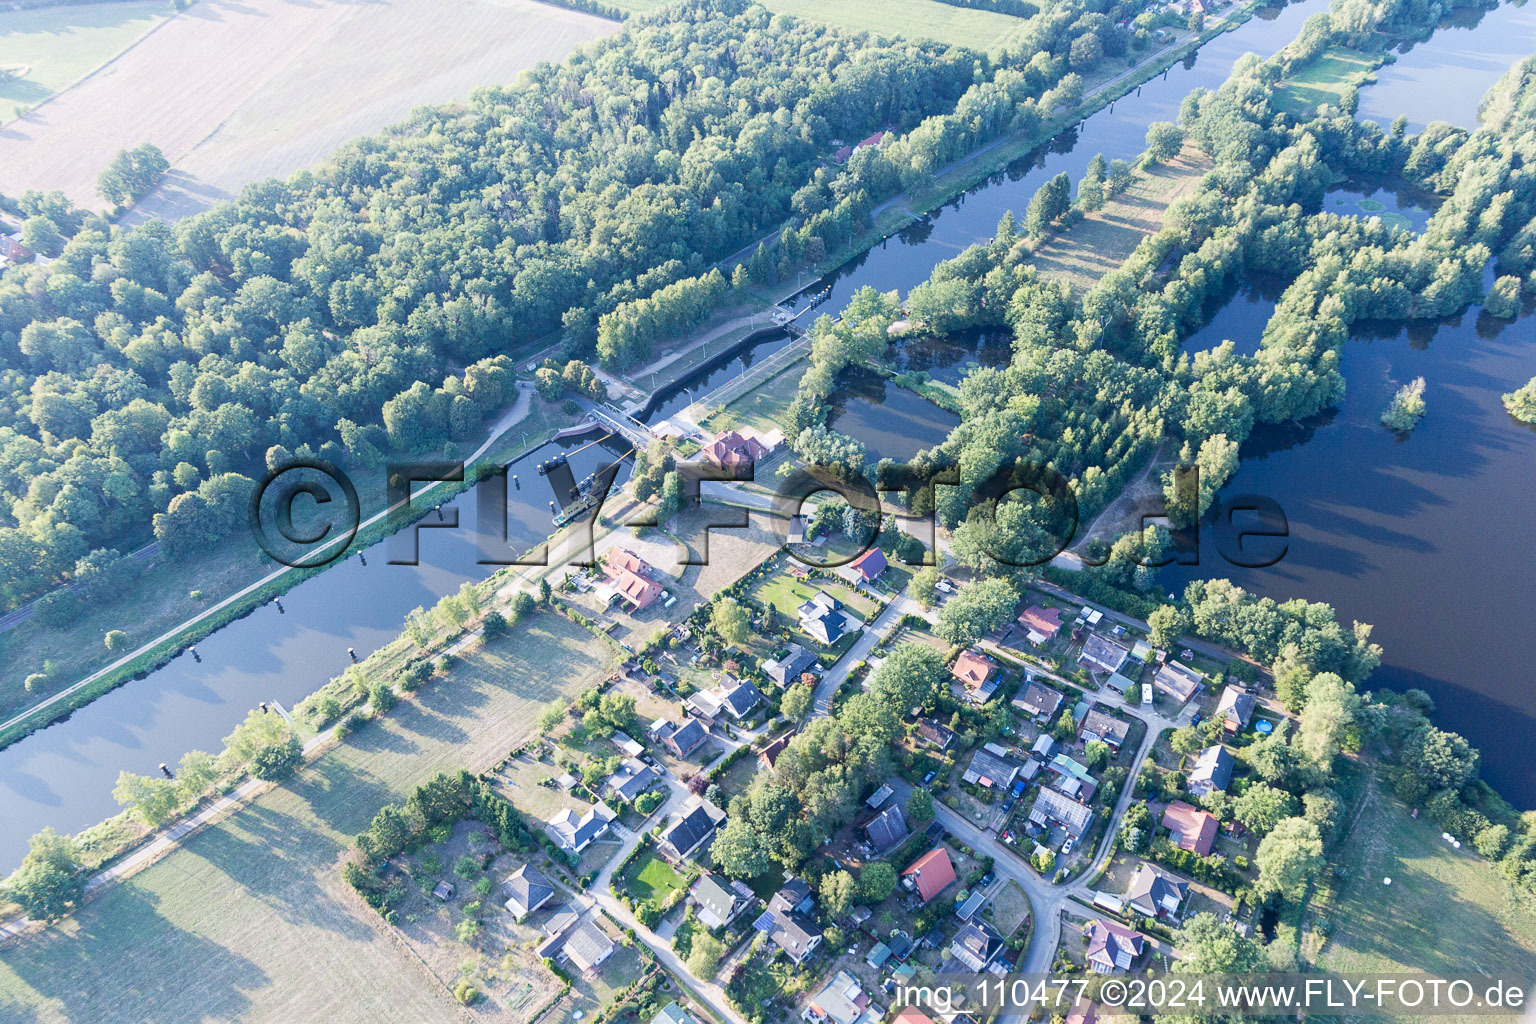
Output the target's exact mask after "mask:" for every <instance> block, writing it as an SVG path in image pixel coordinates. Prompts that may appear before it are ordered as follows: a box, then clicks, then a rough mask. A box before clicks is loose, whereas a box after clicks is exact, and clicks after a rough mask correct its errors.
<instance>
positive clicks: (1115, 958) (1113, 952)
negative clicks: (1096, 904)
mask: <svg viewBox="0 0 1536 1024" xmlns="http://www.w3.org/2000/svg"><path fill="white" fill-rule="evenodd" d="M1083 935H1084V936H1085V937H1086V938H1087V939H1088V966H1089V967H1091V968H1093V970H1094V971H1096V972H1097V973H1099V974H1119V973H1120V972H1121V971H1128V970H1130V969H1131V965H1132V964H1134V963H1135V962H1136V960H1137V958H1138V957H1140V956H1141V954H1142V950H1144V949H1145V948H1146V939H1145V938H1144V937H1143V936H1142V935H1141V934H1140V933H1139V932H1134V931H1132V930H1131V929H1129V928H1127V927H1125V926H1124V925H1122V924H1116V923H1115V922H1114V921H1105V920H1103V919H1095V920H1093V921H1089V922H1088V927H1087V928H1085V929H1083Z"/></svg>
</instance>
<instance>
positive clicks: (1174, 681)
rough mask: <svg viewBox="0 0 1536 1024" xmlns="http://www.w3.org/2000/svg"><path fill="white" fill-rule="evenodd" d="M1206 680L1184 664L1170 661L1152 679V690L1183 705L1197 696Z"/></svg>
mask: <svg viewBox="0 0 1536 1024" xmlns="http://www.w3.org/2000/svg"><path fill="white" fill-rule="evenodd" d="M1204 679H1205V677H1204V676H1202V675H1201V674H1200V673H1199V672H1196V671H1195V670H1194V669H1192V668H1190V667H1189V666H1188V665H1186V664H1184V663H1183V662H1179V661H1170V662H1168V663H1167V664H1165V665H1164V666H1163V667H1162V668H1160V669H1158V670H1157V675H1155V676H1153V677H1152V688H1153V689H1154V690H1156V691H1157V692H1159V693H1161V694H1164V695H1166V696H1168V697H1169V698H1171V699H1172V700H1175V701H1177V702H1178V703H1180V704H1183V703H1184V702H1185V701H1187V700H1189V698H1191V697H1193V696H1194V695H1195V693H1196V691H1198V690H1199V689H1200V686H1201V683H1202V682H1203V681H1204Z"/></svg>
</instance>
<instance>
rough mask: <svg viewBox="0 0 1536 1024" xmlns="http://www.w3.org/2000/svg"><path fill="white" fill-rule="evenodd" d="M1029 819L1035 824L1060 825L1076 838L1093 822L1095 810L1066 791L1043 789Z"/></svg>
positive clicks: (1030, 811)
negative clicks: (1074, 798) (1068, 794)
mask: <svg viewBox="0 0 1536 1024" xmlns="http://www.w3.org/2000/svg"><path fill="white" fill-rule="evenodd" d="M1029 820H1030V822H1031V823H1032V824H1035V825H1041V826H1044V827H1051V826H1056V827H1059V828H1061V829H1063V830H1064V831H1065V832H1066V833H1067V835H1069V836H1072V837H1073V838H1074V839H1081V838H1082V837H1083V834H1084V833H1085V832H1087V831H1088V828H1089V826H1091V825H1092V824H1093V811H1091V810H1089V809H1088V807H1087V806H1086V805H1084V804H1080V803H1078V802H1077V801H1076V800H1073V799H1072V798H1071V797H1069V796H1067V795H1066V794H1065V793H1060V792H1057V791H1056V790H1054V789H1042V790H1040V795H1039V796H1037V797H1035V803H1034V806H1033V807H1031V808H1030V809H1029Z"/></svg>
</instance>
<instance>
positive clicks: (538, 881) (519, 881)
mask: <svg viewBox="0 0 1536 1024" xmlns="http://www.w3.org/2000/svg"><path fill="white" fill-rule="evenodd" d="M501 894H502V895H503V896H505V897H506V902H505V903H504V904H503V905H504V906H505V907H506V908H507V910H509V911H511V913H512V917H513V918H514V919H516V920H518V921H521V920H522V919H523V918H525V917H527V916H528V915H529V914H531V913H533V912H534V911H535V910H538V909H539V908H540V907H542V906H543V905H544V904H546V903H548V902H549V901H550V900H551V899H552V898H553V897H554V895H555V887H554V886H553V885H551V884H550V881H549V879H547V878H545V877H544V876H543V875H541V874H539V871H538V869H537V868H534V867H532V866H530V865H528V864H524V865H523V866H522V867H520V868H518V869H517V870H516V871H514V872H512V874H510V875H508V876H507V877H506V878H505V879H503V880H502V883H501Z"/></svg>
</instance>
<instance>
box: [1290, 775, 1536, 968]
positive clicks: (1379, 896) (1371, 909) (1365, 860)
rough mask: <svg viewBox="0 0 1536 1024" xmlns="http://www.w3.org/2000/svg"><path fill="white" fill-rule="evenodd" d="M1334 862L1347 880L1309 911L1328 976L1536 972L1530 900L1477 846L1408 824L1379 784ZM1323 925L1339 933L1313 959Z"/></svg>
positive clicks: (1535, 915)
mask: <svg viewBox="0 0 1536 1024" xmlns="http://www.w3.org/2000/svg"><path fill="white" fill-rule="evenodd" d="M1329 860H1330V861H1331V862H1332V863H1334V864H1338V865H1343V866H1346V867H1347V868H1348V869H1349V873H1348V877H1346V878H1343V879H1342V880H1336V881H1335V882H1334V883H1333V884H1334V889H1333V890H1332V891H1331V892H1329V893H1328V894H1326V895H1325V896H1324V897H1322V898H1317V899H1314V900H1313V901H1312V903H1311V906H1310V907H1309V916H1310V920H1309V921H1308V924H1309V926H1310V933H1311V935H1310V938H1309V939H1308V940H1307V941H1306V942H1304V944H1303V948H1302V952H1303V954H1304V955H1308V956H1309V957H1311V959H1313V960H1314V961H1315V962H1316V964H1317V966H1318V967H1319V968H1320V969H1323V970H1329V971H1367V972H1372V973H1377V972H1381V973H1389V972H1399V971H1405V972H1406V971H1414V972H1417V971H1428V972H1430V973H1432V974H1433V973H1437V972H1451V971H1465V970H1476V971H1486V972H1488V973H1491V974H1492V973H1499V972H1503V971H1507V972H1511V973H1515V974H1520V975H1524V976H1526V977H1530V976H1532V975H1536V907H1532V905H1531V901H1530V897H1529V896H1528V895H1521V894H1520V892H1519V890H1517V889H1516V888H1515V887H1514V886H1513V885H1512V883H1510V882H1509V881H1508V880H1507V879H1506V878H1505V877H1504V875H1503V874H1502V873H1501V872H1500V871H1499V869H1498V867H1497V866H1496V865H1495V864H1493V863H1491V862H1490V861H1488V860H1485V859H1484V858H1482V857H1480V856H1478V855H1477V854H1476V853H1474V852H1472V849H1471V846H1470V845H1465V846H1463V848H1462V849H1460V850H1454V849H1452V848H1451V846H1450V845H1449V844H1448V843H1446V842H1445V841H1444V840H1443V839H1441V837H1440V830H1439V828H1438V826H1436V825H1435V824H1433V823H1432V822H1431V821H1430V820H1429V818H1428V816H1421V817H1420V818H1418V819H1415V818H1412V817H1410V815H1409V812H1408V808H1407V807H1405V806H1403V804H1402V803H1401V802H1399V801H1398V800H1396V799H1395V798H1394V797H1393V796H1392V795H1391V794H1390V793H1389V792H1387V791H1386V790H1384V789H1383V788H1382V787H1381V784H1380V783H1377V784H1376V785H1375V786H1374V787H1373V788H1372V789H1371V790H1370V791H1369V792H1367V794H1366V795H1365V797H1364V805H1363V807H1362V808H1361V809H1360V810H1359V811H1358V816H1357V817H1356V819H1355V820H1354V821H1353V822H1352V823H1351V824H1350V827H1349V834H1348V835H1347V836H1346V837H1345V838H1344V840H1343V841H1342V842H1341V843H1340V845H1339V848H1338V849H1337V850H1336V851H1334V852H1333V853H1332V854H1331V855H1330V857H1329ZM1385 878H1390V879H1392V884H1391V885H1385V884H1383V881H1382V880H1383V879H1385ZM1324 918H1326V919H1327V921H1328V922H1329V924H1330V925H1331V926H1332V933H1331V934H1330V935H1328V937H1327V938H1326V940H1324V942H1323V945H1322V949H1321V952H1319V953H1316V954H1313V953H1312V950H1311V948H1310V947H1311V945H1312V944H1313V943H1315V942H1316V941H1318V939H1317V935H1318V923H1319V921H1320V920H1322V919H1324Z"/></svg>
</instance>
